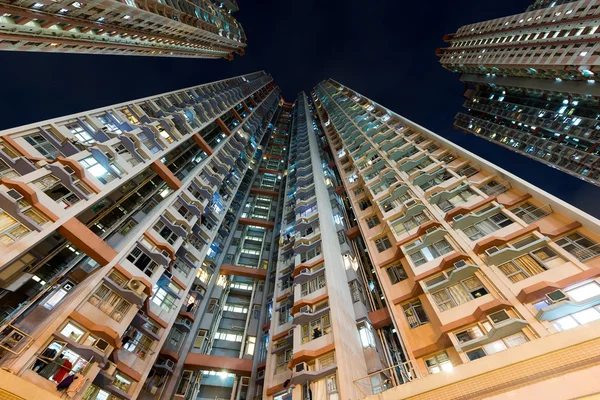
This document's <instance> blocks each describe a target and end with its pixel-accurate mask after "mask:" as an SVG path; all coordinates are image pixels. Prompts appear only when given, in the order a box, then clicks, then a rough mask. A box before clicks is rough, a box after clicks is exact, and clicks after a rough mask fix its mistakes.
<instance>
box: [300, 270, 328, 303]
mask: <svg viewBox="0 0 600 400" xmlns="http://www.w3.org/2000/svg"><path fill="white" fill-rule="evenodd" d="M324 287H325V273H321V274H319V275H317V277H316V278H313V279H311V280H310V281H307V282H304V283H303V284H302V285H301V287H300V288H301V289H300V295H301V296H302V297H304V296H306V295H309V294H311V293H312V292H315V291H317V290H319V289H321V288H324Z"/></svg>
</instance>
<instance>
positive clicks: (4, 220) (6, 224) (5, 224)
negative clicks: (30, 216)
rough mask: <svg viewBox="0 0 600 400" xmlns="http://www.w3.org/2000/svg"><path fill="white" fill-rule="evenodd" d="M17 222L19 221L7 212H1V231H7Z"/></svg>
mask: <svg viewBox="0 0 600 400" xmlns="http://www.w3.org/2000/svg"><path fill="white" fill-rule="evenodd" d="M16 223H17V221H16V220H15V219H14V218H13V217H11V216H10V215H8V214H7V213H6V212H4V211H3V212H1V213H0V231H5V230H6V229H8V228H10V227H11V226H12V225H14V224H16Z"/></svg>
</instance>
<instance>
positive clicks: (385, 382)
mask: <svg viewBox="0 0 600 400" xmlns="http://www.w3.org/2000/svg"><path fill="white" fill-rule="evenodd" d="M419 378H421V376H419V375H418V371H417V370H416V369H415V368H414V367H413V365H412V363H411V362H410V361H408V362H405V363H401V364H397V365H395V366H393V367H390V368H386V369H384V370H381V371H378V372H375V373H372V374H370V375H367V376H365V377H363V378H360V379H357V380H355V381H354V385H356V387H358V390H360V391H361V392H362V394H363V395H364V396H365V397H366V396H371V395H374V394H377V393H381V392H385V391H386V390H388V389H391V388H394V387H396V386H400V385H404V384H406V383H409V382H411V381H413V380H415V379H419Z"/></svg>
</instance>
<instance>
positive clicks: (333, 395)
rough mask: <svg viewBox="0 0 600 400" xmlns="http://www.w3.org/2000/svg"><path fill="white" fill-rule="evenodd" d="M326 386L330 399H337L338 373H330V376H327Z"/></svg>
mask: <svg viewBox="0 0 600 400" xmlns="http://www.w3.org/2000/svg"><path fill="white" fill-rule="evenodd" d="M325 387H326V389H327V398H328V399H332V400H333V399H337V398H338V396H337V393H338V388H337V380H336V375H335V374H334V375H330V376H328V377H326V378H325Z"/></svg>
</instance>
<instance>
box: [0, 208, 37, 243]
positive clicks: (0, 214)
mask: <svg viewBox="0 0 600 400" xmlns="http://www.w3.org/2000/svg"><path fill="white" fill-rule="evenodd" d="M30 232H31V230H29V228H27V227H26V226H25V225H22V224H21V223H20V222H19V221H17V220H16V219H14V218H13V217H11V216H10V215H9V214H8V213H7V212H6V211H3V210H0V243H2V244H4V245H6V246H9V245H11V244H12V243H14V242H16V241H17V240H19V239H20V238H22V237H23V236H25V235H27V234H29V233H30Z"/></svg>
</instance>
